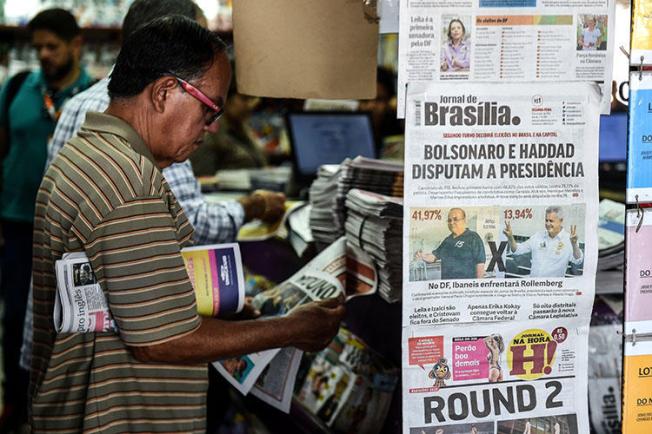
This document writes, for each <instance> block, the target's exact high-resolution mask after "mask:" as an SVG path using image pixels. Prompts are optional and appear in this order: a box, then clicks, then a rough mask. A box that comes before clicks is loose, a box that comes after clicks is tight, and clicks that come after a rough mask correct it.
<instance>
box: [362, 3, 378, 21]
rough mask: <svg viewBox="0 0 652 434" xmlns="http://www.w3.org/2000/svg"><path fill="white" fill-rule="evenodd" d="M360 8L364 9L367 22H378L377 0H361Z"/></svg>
mask: <svg viewBox="0 0 652 434" xmlns="http://www.w3.org/2000/svg"><path fill="white" fill-rule="evenodd" d="M362 9H363V10H364V17H365V18H366V19H367V21H369V23H371V24H378V23H379V22H380V17H379V16H378V0H362Z"/></svg>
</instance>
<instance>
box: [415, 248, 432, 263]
mask: <svg viewBox="0 0 652 434" xmlns="http://www.w3.org/2000/svg"><path fill="white" fill-rule="evenodd" d="M414 256H415V259H421V260H422V261H424V262H427V263H429V264H434V263H435V262H437V256H435V254H434V253H430V252H422V251H421V250H419V251H418V252H417V253H416V254H415V255H414Z"/></svg>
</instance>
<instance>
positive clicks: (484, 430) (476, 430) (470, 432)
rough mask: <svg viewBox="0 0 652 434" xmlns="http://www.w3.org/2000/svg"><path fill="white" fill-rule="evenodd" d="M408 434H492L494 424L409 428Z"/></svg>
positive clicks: (480, 423)
mask: <svg viewBox="0 0 652 434" xmlns="http://www.w3.org/2000/svg"><path fill="white" fill-rule="evenodd" d="M410 434H494V423H493V422H476V423H458V424H456V425H442V426H427V427H423V428H410ZM533 434H534V433H533Z"/></svg>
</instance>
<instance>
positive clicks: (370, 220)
mask: <svg viewBox="0 0 652 434" xmlns="http://www.w3.org/2000/svg"><path fill="white" fill-rule="evenodd" d="M346 209H347V218H346V224H345V228H346V238H347V241H348V243H349V244H353V245H354V246H356V247H358V248H360V249H362V250H363V251H364V252H365V253H367V254H368V255H369V256H371V258H372V259H373V261H374V263H375V264H376V269H377V270H378V293H379V294H380V296H381V297H383V299H385V300H386V301H387V302H389V303H393V302H396V301H398V300H400V297H401V287H402V282H403V279H402V272H403V270H402V266H403V257H402V254H403V246H402V242H403V199H402V198H398V197H392V196H386V195H382V194H377V193H372V192H369V191H365V190H359V189H357V188H354V189H352V190H350V191H349V192H348V193H347V195H346Z"/></svg>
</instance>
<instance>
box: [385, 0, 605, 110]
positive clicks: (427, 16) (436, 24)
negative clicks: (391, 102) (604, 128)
mask: <svg viewBox="0 0 652 434" xmlns="http://www.w3.org/2000/svg"><path fill="white" fill-rule="evenodd" d="M614 14H615V1H614V0H596V1H588V0H575V1H559V0H401V2H400V30H399V68H398V89H400V90H399V93H398V109H397V113H398V116H399V117H401V118H402V117H403V115H404V113H405V108H404V107H405V105H404V102H405V92H404V90H405V86H406V84H407V83H410V84H411V83H416V82H422V83H424V82H431V81H442V82H446V81H448V82H451V81H463V82H477V81H485V82H490V81H493V82H561V81H594V82H599V83H602V89H603V92H602V93H603V95H602V101H601V107H602V111H603V113H605V114H608V113H609V108H610V107H609V104H610V100H611V99H610V98H611V76H612V63H613V46H614V39H615V32H614Z"/></svg>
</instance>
